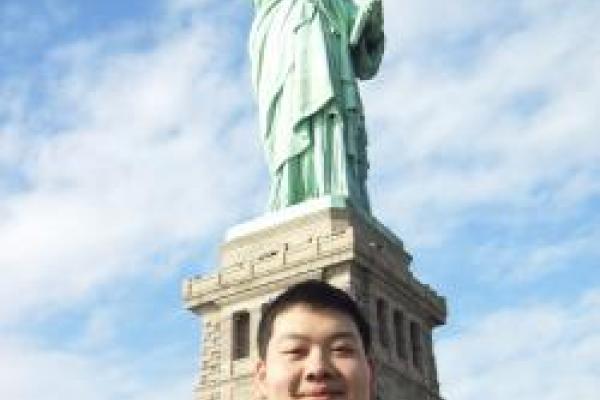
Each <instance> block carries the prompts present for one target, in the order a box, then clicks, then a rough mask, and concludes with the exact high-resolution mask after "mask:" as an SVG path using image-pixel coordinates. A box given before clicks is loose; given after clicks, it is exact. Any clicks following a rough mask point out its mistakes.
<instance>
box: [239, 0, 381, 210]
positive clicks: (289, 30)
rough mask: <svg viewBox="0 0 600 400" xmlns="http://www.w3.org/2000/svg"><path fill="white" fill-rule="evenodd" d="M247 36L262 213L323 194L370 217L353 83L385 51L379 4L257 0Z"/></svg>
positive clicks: (370, 71) (371, 0)
mask: <svg viewBox="0 0 600 400" xmlns="http://www.w3.org/2000/svg"><path fill="white" fill-rule="evenodd" d="M254 6H255V12H256V15H255V19H254V21H253V25H252V30H251V32H250V38H249V51H250V60H251V66H252V80H253V86H254V90H255V94H256V97H257V102H258V111H259V127H260V134H261V139H262V142H263V145H264V150H265V153H266V158H267V162H268V166H269V171H270V174H271V189H270V198H269V207H270V209H271V210H278V209H281V208H285V207H288V206H290V205H294V204H297V203H300V202H302V201H304V200H308V199H312V198H318V197H322V196H326V195H333V196H341V197H345V198H347V199H348V201H349V202H350V203H351V204H352V205H353V206H355V207H358V208H360V209H362V210H364V211H367V212H370V205H369V198H368V194H367V189H366V179H367V169H368V161H367V155H366V146H367V135H366V131H365V122H364V113H363V106H362V103H361V99H360V94H359V90H358V85H357V79H370V78H372V77H373V76H374V75H375V74H376V72H377V70H378V68H379V64H380V62H381V58H382V56H383V48H384V35H383V10H382V3H381V0H363V1H362V2H360V3H358V2H356V3H355V2H354V1H351V0H254Z"/></svg>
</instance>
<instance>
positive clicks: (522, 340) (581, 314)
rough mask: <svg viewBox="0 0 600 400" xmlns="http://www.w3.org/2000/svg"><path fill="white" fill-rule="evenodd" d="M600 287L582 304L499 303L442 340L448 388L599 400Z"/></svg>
mask: <svg viewBox="0 0 600 400" xmlns="http://www.w3.org/2000/svg"><path fill="white" fill-rule="evenodd" d="M599 307H600V292H598V290H592V291H590V292H588V293H587V294H585V295H583V296H582V297H581V298H580V299H578V300H577V301H576V302H575V303H574V304H557V303H547V304H541V305H528V306H521V307H519V308H514V309H505V310H499V311H494V312H492V313H490V314H487V315H483V316H482V317H481V318H480V319H477V320H474V321H472V322H471V323H472V325H471V326H467V327H464V328H463V329H461V330H459V331H458V332H456V333H455V334H454V335H453V337H451V338H448V339H444V340H441V341H440V342H439V343H438V346H437V348H438V362H439V367H440V376H441V381H442V392H443V394H444V396H446V397H448V398H451V399H455V400H469V399H479V398H481V396H482V394H484V396H485V397H486V398H488V399H490V400H495V399H507V398H519V399H523V400H533V399H540V398H544V399H549V400H566V399H578V400H591V399H595V398H596V397H597V395H598V389H599V387H598V379H597V377H598V375H599V374H600V334H599V332H600V312H599V311H598V310H600V308H599Z"/></svg>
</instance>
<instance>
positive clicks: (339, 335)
mask: <svg viewBox="0 0 600 400" xmlns="http://www.w3.org/2000/svg"><path fill="white" fill-rule="evenodd" d="M328 339H329V340H339V339H352V340H355V341H357V340H358V338H357V337H356V334H354V333H353V332H350V331H341V332H335V333H334V334H333V335H331V336H329V337H328ZM282 340H310V337H309V336H308V335H303V334H301V333H286V334H284V335H281V336H280V337H279V339H278V340H277V341H278V342H280V341H282Z"/></svg>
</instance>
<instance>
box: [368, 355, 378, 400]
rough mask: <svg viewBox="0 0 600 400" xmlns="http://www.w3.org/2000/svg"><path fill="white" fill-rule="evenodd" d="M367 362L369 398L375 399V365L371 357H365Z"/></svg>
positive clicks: (370, 399)
mask: <svg viewBox="0 0 600 400" xmlns="http://www.w3.org/2000/svg"><path fill="white" fill-rule="evenodd" d="M367 364H368V365H369V400H376V399H377V367H376V365H375V360H373V357H371V356H368V357H367Z"/></svg>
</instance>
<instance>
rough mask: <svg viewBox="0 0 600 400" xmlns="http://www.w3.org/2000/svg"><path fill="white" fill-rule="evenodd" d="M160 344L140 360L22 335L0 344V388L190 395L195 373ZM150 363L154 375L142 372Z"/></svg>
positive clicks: (20, 395)
mask: <svg viewBox="0 0 600 400" xmlns="http://www.w3.org/2000/svg"><path fill="white" fill-rule="evenodd" d="M168 356H169V354H168V353H165V351H164V349H161V350H160V351H158V352H157V351H151V352H149V354H147V356H146V357H144V358H143V359H138V360H135V359H130V358H123V357H121V356H117V357H115V356H106V355H105V356H101V357H92V356H86V355H84V354H81V353H77V352H72V351H61V350H56V349H48V348H42V347H40V346H38V345H36V344H35V343H32V342H26V341H23V340H22V339H18V340H17V339H14V338H13V339H8V338H6V337H5V338H3V340H2V342H1V343H0V388H2V396H3V397H4V398H9V399H21V400H33V399H39V398H45V399H49V400H54V399H56V400H59V399H60V400H64V399H86V400H109V399H124V400H150V399H157V400H159V399H160V400H162V399H173V400H178V399H179V400H183V399H189V398H190V397H191V391H192V383H193V376H191V375H190V374H189V373H188V372H187V371H186V370H185V368H182V365H181V364H172V362H173V360H168V361H167V358H166V357H168ZM148 366H150V369H152V368H154V370H155V371H156V372H155V373H156V376H144V371H147V370H148V369H149V367H148Z"/></svg>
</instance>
